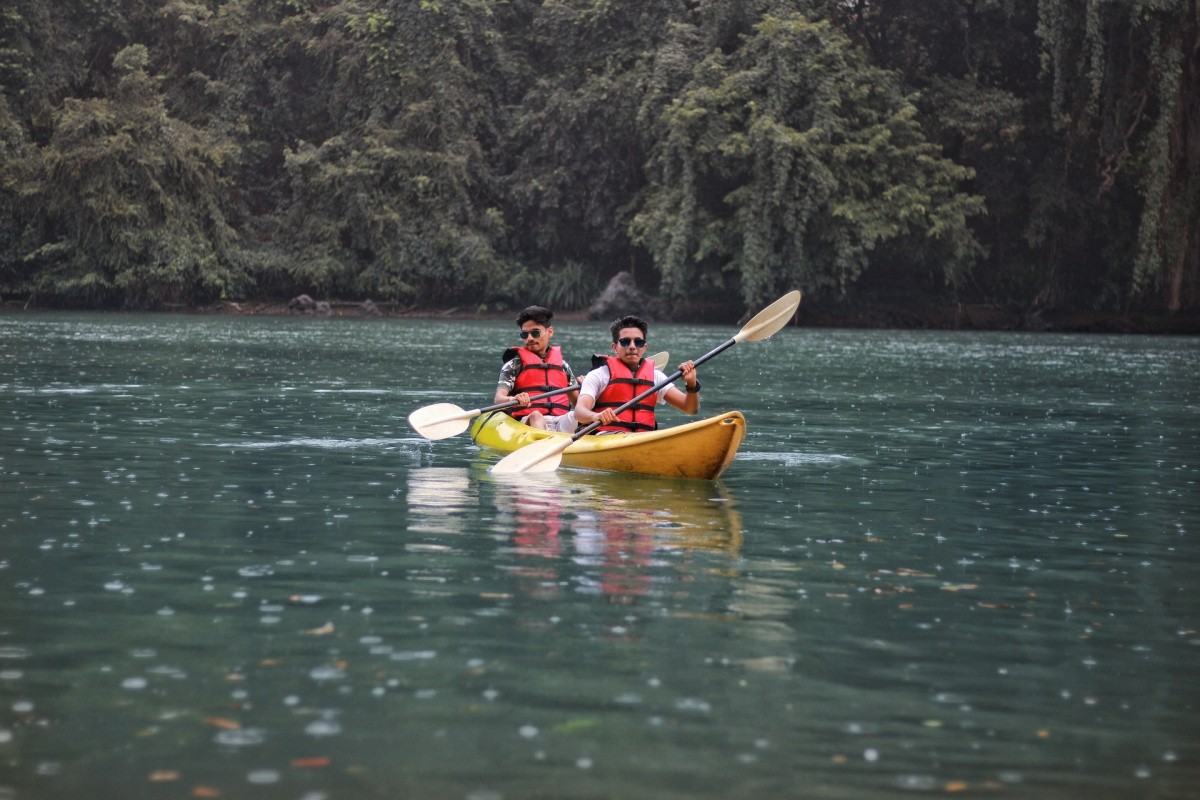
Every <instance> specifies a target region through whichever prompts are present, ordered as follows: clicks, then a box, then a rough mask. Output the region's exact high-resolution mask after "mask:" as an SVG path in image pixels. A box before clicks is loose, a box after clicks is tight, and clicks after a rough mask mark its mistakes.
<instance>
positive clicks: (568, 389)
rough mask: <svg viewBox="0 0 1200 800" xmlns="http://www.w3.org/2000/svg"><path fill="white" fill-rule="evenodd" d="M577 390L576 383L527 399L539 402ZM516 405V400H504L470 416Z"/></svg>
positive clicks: (478, 410)
mask: <svg viewBox="0 0 1200 800" xmlns="http://www.w3.org/2000/svg"><path fill="white" fill-rule="evenodd" d="M578 388H579V384H578V383H572V384H571V385H570V386H564V387H563V388H561V389H551V390H550V391H548V392H542V393H541V394H531V395H529V399H530V400H531V401H533V400H541V399H542V398H543V397H553V396H554V395H556V394H566V393H567V392H573V391H575V390H576V389H578ZM516 405H520V403H518V402H517V401H516V400H505V401H504V402H503V403H496V404H495V405H492V406H484V407H483V408H477V409H475V410H474V411H473V412H471V415H472V416H476V415H479V414H486V413H487V412H489V411H499V410H500V409H502V408H511V407H513V406H516Z"/></svg>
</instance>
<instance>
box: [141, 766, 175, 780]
mask: <svg viewBox="0 0 1200 800" xmlns="http://www.w3.org/2000/svg"><path fill="white" fill-rule="evenodd" d="M146 780H148V781H150V782H151V783H167V782H168V781H177V780H179V770H177V769H156V770H154V771H153V772H151V773H150V774H149V775H147V776H146Z"/></svg>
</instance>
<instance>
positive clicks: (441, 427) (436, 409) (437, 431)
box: [408, 351, 671, 441]
mask: <svg viewBox="0 0 1200 800" xmlns="http://www.w3.org/2000/svg"><path fill="white" fill-rule="evenodd" d="M670 358H671V354H670V353H667V352H665V351H664V352H662V353H655V354H654V355H652V356H650V360H651V361H653V362H654V363H655V364H656V365H658V364H666V363H667V361H668V360H670ZM578 388H579V384H578V383H573V384H571V385H570V386H565V387H563V388H562V389H552V390H551V391H549V392H542V393H541V394H533V395H530V396H529V399H530V400H541V399H542V398H544V397H550V396H552V395H556V394H565V393H566V392H573V391H575V390H576V389H578ZM515 405H520V404H519V403H518V402H517V401H516V400H506V401H505V402H503V403H496V404H495V405H491V406H484V407H483V408H475V409H472V410H470V411H464V410H463V409H462V408H461V407H459V406H456V405H454V403H434V404H433V405H429V406H422V407H421V408H418V409H417V410H416V411H414V412H412V413H411V414H409V415H408V424H409V425H411V426H412V427H413V430H415V431H416V432H417V433H419V434H421V435H422V436H424V437H425V438H426V439H430V440H432V441H436V440H438V439H448V438H450V437H451V436H457V435H458V434H460V433H462V432H463V431H465V430H466V429H467V428H469V427H470V425H471V420H472V419H473V418H474V417H477V416H479V415H480V414H486V413H487V412H489V411H499V410H501V409H503V408H512V407H513V406H515Z"/></svg>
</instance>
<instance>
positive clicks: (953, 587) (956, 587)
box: [942, 583, 979, 592]
mask: <svg viewBox="0 0 1200 800" xmlns="http://www.w3.org/2000/svg"><path fill="white" fill-rule="evenodd" d="M978 588H979V584H978V583H951V584H947V585H946V586H943V587H942V591H943V592H966V591H970V590H971V589H978Z"/></svg>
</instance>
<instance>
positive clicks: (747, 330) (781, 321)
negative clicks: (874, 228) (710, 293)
mask: <svg viewBox="0 0 1200 800" xmlns="http://www.w3.org/2000/svg"><path fill="white" fill-rule="evenodd" d="M800 296H801V295H800V292H799V291H792V292H788V293H787V294H785V295H784V296H783V297H781V298H779V299H778V300H776V301H775V302H774V303H771V305H769V306H767V307H766V308H764V309H763V310H762V311H760V312H758V313H757V314H755V315H754V318H753V319H751V320H750V321H749V322H747V323H746V324H745V325H744V326H743V327H742V329H741V330H740V331H738V332H737V333H735V334H734V335H733V336H732V337H731V338H730V339H729V340H728V341H726V342H724V343H723V344H721V345H720V346H719V347H716V348H714V349H712V350H710V351H708V352H707V353H705V354H704V355H702V356H700V357H699V358H697V359H695V361H694V362H693V363H694V364H695V365H696V366H697V367H698V366H700V365H701V364H703V363H704V362H705V361H708V360H709V359H710V358H712V357H713V356H715V355H717V354H719V353H723V352H724V351H726V350H728V349H729V348H731V347H733V346H734V345H735V344H737V343H738V342H759V341H762V340H763V339H769V338H771V336H772V334H774V333H776V332H778V331H779V330H780V329H781V328H782V327H783V326H784V325H787V323H788V320H790V319H791V318H792V315H793V314H795V313H796V309H797V308H798V307H799V305H800ZM681 375H683V371H682V370H678V369H677V370H675V371H674V372H673V373H671V374H670V375H668V376H667V379H666V380H665V381H662V382H660V383H657V384H655V385H654V386H651V387H650V388H649V389H646V390H645V391H643V392H642V393H641V394H639V395H637V396H636V397H634V398H633V399H632V400H630V401H628V402H627V403H623V404H622V405H620V406H618V407H617V408H616V409H615V410H616V413H618V414H619V413H621V412H622V411H624V410H625V409H627V408H629V407H630V406H633V405H634V404H636V403H639V402H641V401H642V400H644V399H646V398H647V397H649V396H650V395H652V394H654V393H655V392H658V391H659V390H661V389H662V388H663V387H664V386H667V385H669V384H672V383H674V382H675V381H676V380H678V379H679V377H680V376H681ZM598 427H600V420H595V421H594V422H592V423H591V424H589V425H585V426H583V427H582V428H580V429H579V430H577V431H575V433H574V434H573V435H571V436H570V437H553V438H549V439H542V440H540V441H537V442H534V443H533V444H528V445H525V446H524V447H522V448H521V449H519V450H514V451H513V452H511V453H509V454H508V455H506V456H505V457H504V458H502V459H500V460H499V461H497V462H496V463H495V464H494V465H492V473H493V474H495V475H516V474H519V473H522V472H553V471H554V470H556V469H558V465H559V464H560V463H562V454H563V451H564V450H566V449H567V448H568V447H570V446H571V445H572V444H574V443H575V442H577V441H579V440H580V439H581V438H583V437H584V436H586V435H588V434H589V433H591V432H592V431H594V430H595V429H596V428H598Z"/></svg>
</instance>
